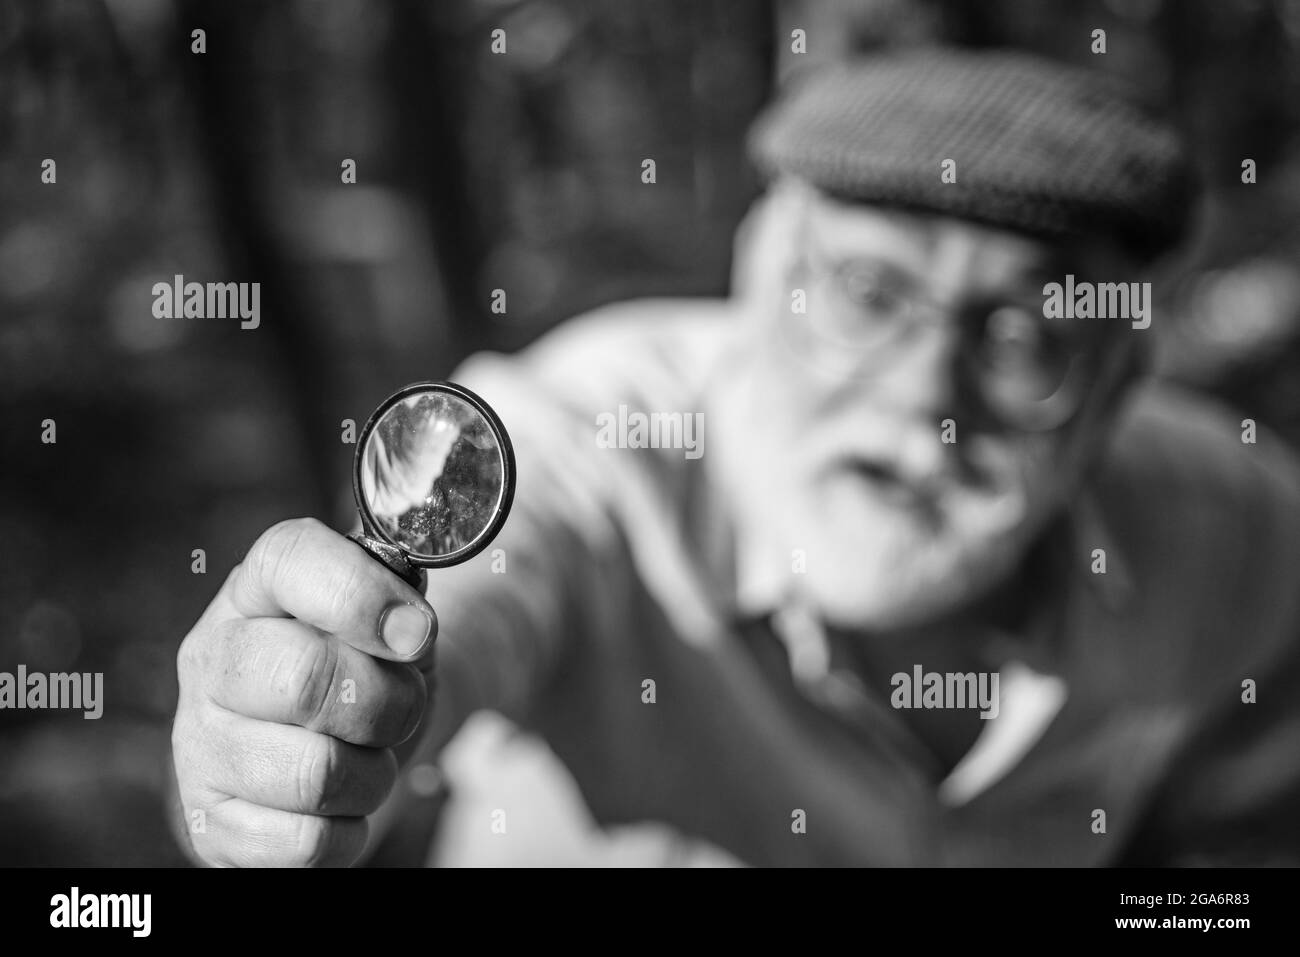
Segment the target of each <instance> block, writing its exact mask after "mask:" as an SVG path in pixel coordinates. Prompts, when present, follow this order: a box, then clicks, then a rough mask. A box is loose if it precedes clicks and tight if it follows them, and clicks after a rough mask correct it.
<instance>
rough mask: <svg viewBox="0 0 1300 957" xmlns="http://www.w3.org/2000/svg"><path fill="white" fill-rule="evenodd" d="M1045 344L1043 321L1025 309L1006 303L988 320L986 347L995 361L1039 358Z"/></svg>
mask: <svg viewBox="0 0 1300 957" xmlns="http://www.w3.org/2000/svg"><path fill="white" fill-rule="evenodd" d="M1046 345H1047V343H1046V337H1045V336H1044V334H1043V328H1042V325H1041V323H1040V322H1039V320H1038V319H1037V318H1036V317H1034V316H1033V315H1032V314H1030V313H1029V312H1028V311H1026V310H1024V309H1020V308H1016V307H1012V306H1003V307H1001V308H999V309H995V310H994V311H993V312H992V313H990V314H989V317H988V319H987V320H986V321H985V324H984V347H985V349H986V350H987V352H988V354H989V357H990V358H992V359H993V360H994V361H996V362H999V363H1008V364H1010V363H1020V362H1025V363H1032V362H1036V361H1038V360H1039V359H1041V357H1042V355H1043V352H1044V349H1045V348H1046Z"/></svg>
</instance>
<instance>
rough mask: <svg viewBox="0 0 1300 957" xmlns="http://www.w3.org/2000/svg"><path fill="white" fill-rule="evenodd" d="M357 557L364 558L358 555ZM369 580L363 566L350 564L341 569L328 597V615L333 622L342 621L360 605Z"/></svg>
mask: <svg viewBox="0 0 1300 957" xmlns="http://www.w3.org/2000/svg"><path fill="white" fill-rule="evenodd" d="M358 555H359V557H362V558H364V556H361V555H360V552H358ZM369 584H370V579H369V577H368V576H367V575H366V573H365V570H363V566H361V565H359V564H357V563H356V562H352V563H351V564H349V565H348V566H347V568H345V569H341V572H340V580H339V582H338V585H337V586H336V587H335V588H334V589H333V590H332V593H331V595H330V599H329V602H330V614H331V618H332V619H333V620H335V621H342V620H345V619H346V618H347V616H348V615H350V614H351V613H353V612H354V611H355V610H356V609H357V607H358V605H359V604H360V603H361V601H362V599H363V597H364V596H365V594H366V591H367V588H368V587H369Z"/></svg>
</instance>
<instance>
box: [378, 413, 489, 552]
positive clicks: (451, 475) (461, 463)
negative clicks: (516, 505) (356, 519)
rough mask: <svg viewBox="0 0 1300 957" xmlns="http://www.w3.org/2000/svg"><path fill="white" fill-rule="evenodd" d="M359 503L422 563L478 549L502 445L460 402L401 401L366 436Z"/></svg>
mask: <svg viewBox="0 0 1300 957" xmlns="http://www.w3.org/2000/svg"><path fill="white" fill-rule="evenodd" d="M361 455H362V461H361V497H362V499H363V501H364V504H365V507H366V508H367V509H368V510H369V512H370V517H371V519H372V520H373V522H374V524H375V526H376V528H377V529H378V530H379V531H380V532H381V533H382V534H383V535H384V536H386V537H387V538H388V539H389V540H390V541H391V542H393V543H394V544H396V545H399V546H401V547H402V548H404V549H406V550H407V551H408V552H410V553H411V554H412V555H413V556H414V557H416V558H426V559H432V558H442V557H446V556H448V555H451V554H454V553H456V552H458V551H460V550H462V549H464V548H465V547H466V546H468V545H470V544H472V543H473V542H474V541H475V539H477V538H479V537H480V536H481V535H483V534H484V532H486V531H487V530H488V528H489V526H490V525H491V524H492V521H493V519H494V518H495V517H496V514H497V510H498V508H499V506H500V504H501V499H502V493H503V488H504V484H505V470H506V466H505V459H504V456H503V454H502V449H501V442H500V440H499V438H498V436H497V434H496V432H495V430H494V429H493V427H492V424H491V423H490V422H489V421H488V420H487V418H486V417H485V416H484V415H483V414H482V413H481V412H479V411H478V410H477V409H476V408H474V406H473V405H471V404H470V403H469V402H467V401H465V400H464V399H462V398H461V397H460V396H458V395H455V394H452V393H450V392H445V391H441V390H438V389H437V388H430V389H428V390H426V391H421V392H416V393H413V394H411V395H409V396H406V397H405V398H403V399H400V400H398V401H397V402H395V403H394V404H393V405H392V406H391V407H390V408H389V409H388V410H387V411H385V412H384V414H383V415H382V416H381V417H380V419H379V421H378V422H376V423H375V425H374V428H372V429H371V430H370V433H369V434H368V435H367V436H366V441H365V447H364V448H363V449H362V451H361Z"/></svg>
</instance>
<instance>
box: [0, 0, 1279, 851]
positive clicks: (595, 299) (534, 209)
mask: <svg viewBox="0 0 1300 957" xmlns="http://www.w3.org/2000/svg"><path fill="white" fill-rule="evenodd" d="M498 28H500V29H503V30H505V31H506V39H507V48H506V49H507V52H506V53H505V54H504V55H495V54H493V53H492V52H491V34H492V31H493V30H495V29H498ZM796 28H799V29H803V30H805V31H806V34H807V52H805V53H800V54H795V53H792V52H791V44H790V36H791V30H793V29H796ZM194 29H203V30H204V31H205V33H206V52H204V53H203V54H195V53H192V52H191V44H192V39H191V31H192V30H194ZM1094 29H1104V30H1105V31H1106V34H1107V41H1106V42H1107V52H1106V53H1105V54H1104V55H1094V54H1092V53H1091V50H1090V48H1091V44H1092V37H1091V34H1092V31H1093V30H1094ZM933 41H943V42H952V43H958V44H963V45H972V46H988V45H1010V46H1017V47H1022V48H1026V49H1031V50H1036V51H1038V52H1040V53H1044V54H1047V55H1051V56H1054V57H1057V58H1060V59H1064V60H1069V61H1073V62H1076V63H1079V64H1082V65H1085V66H1090V67H1093V68H1095V69H1098V70H1104V71H1107V72H1112V73H1118V74H1121V75H1124V76H1126V77H1129V78H1131V79H1133V80H1134V81H1135V82H1136V83H1137V84H1138V85H1139V86H1140V88H1141V89H1142V90H1143V91H1144V94H1145V95H1146V96H1147V97H1148V99H1149V100H1150V102H1151V103H1153V104H1154V105H1157V106H1160V107H1163V108H1165V109H1166V110H1168V111H1171V112H1172V114H1173V115H1174V116H1175V117H1176V119H1177V121H1178V123H1179V124H1180V125H1181V127H1182V129H1183V130H1184V131H1185V133H1186V135H1187V136H1188V138H1189V139H1190V140H1191V142H1192V143H1193V145H1194V152H1195V155H1196V158H1197V162H1198V164H1199V166H1200V169H1201V172H1202V174H1203V177H1204V179H1205V181H1206V183H1207V185H1208V187H1209V201H1208V203H1207V206H1206V210H1205V213H1204V217H1203V219H1202V221H1201V226H1200V232H1199V235H1198V238H1197V240H1196V241H1195V242H1194V243H1193V245H1192V246H1191V247H1190V248H1189V250H1188V251H1187V254H1186V255H1185V256H1184V257H1182V258H1180V259H1179V260H1178V261H1177V262H1176V263H1172V264H1171V265H1170V266H1169V267H1168V268H1167V270H1166V275H1165V277H1164V278H1165V280H1166V281H1165V284H1164V287H1163V288H1164V290H1165V296H1164V299H1163V302H1162V304H1158V306H1157V308H1158V309H1159V310H1160V312H1159V316H1160V317H1162V318H1161V320H1160V321H1157V322H1156V323H1155V324H1154V326H1153V330H1152V331H1153V334H1155V335H1156V336H1158V339H1159V356H1160V360H1159V369H1160V374H1162V375H1165V376H1168V377H1171V378H1175V379H1179V380H1183V381H1186V382H1188V383H1191V384H1194V385H1197V386H1199V387H1201V388H1205V389H1208V390H1211V391H1214V392H1217V393H1219V394H1220V395H1221V396H1223V397H1224V399H1225V400H1226V401H1228V402H1230V403H1232V404H1234V405H1235V406H1237V407H1239V408H1240V409H1241V410H1242V415H1243V416H1246V415H1249V416H1252V417H1254V418H1256V419H1257V420H1258V421H1259V422H1261V423H1262V424H1267V425H1270V426H1272V427H1273V428H1275V429H1277V430H1279V431H1280V432H1281V433H1282V434H1283V435H1284V436H1286V437H1287V438H1288V439H1289V440H1290V441H1292V442H1293V443H1296V444H1300V374H1298V373H1300V0H1240V2H1237V3H1233V4H1225V3H1222V2H1219V0H1178V2H1172V0H1163V2H1162V0H1070V2H1054V3H1051V4H1046V3H1042V2H1041V0H986V2H981V3H979V4H974V3H970V2H968V0H639V2H637V3H607V2H606V3H599V2H597V0H438V2H436V3H434V2H432V0H430V2H414V0H366V2H362V0H292V2H275V3H265V2H253V0H224V2H217V0H190V2H180V0H0V409H2V410H3V413H2V414H3V425H4V427H3V430H0V463H2V465H3V467H2V468H0V541H2V542H3V545H2V546H0V671H10V672H12V671H14V670H15V669H16V668H17V666H18V664H20V663H21V664H25V665H26V666H27V668H28V669H29V670H30V671H43V672H51V671H79V672H84V671H91V672H94V671H102V672H105V707H104V716H103V717H102V718H101V719H100V720H98V721H86V720H83V718H82V717H81V714H80V713H79V712H57V711H55V712H48V711H47V712H39V711H38V712H33V711H3V712H0V865H3V864H7V865H73V864H76V865H108V864H122V865H143V864H173V863H182V862H183V860H184V858H183V856H182V855H181V853H180V851H179V850H178V849H177V848H176V846H175V845H174V843H173V842H172V839H171V837H170V836H169V833H168V830H167V828H166V825H165V822H164V819H163V811H162V801H161V795H162V790H163V780H164V774H165V773H166V760H165V759H166V753H167V749H168V738H169V732H170V720H171V715H172V711H173V708H174V706H175V696H176V678H175V665H174V661H175V653H176V648H177V646H178V644H179V642H180V640H181V638H182V637H183V636H184V634H185V632H186V631H187V630H188V629H189V627H190V625H191V624H192V623H193V621H194V620H195V618H197V616H198V615H199V613H200V612H201V610H202V609H203V607H204V606H205V605H206V603H207V601H208V600H209V599H210V597H211V595H212V594H213V592H214V591H215V590H216V589H217V588H218V586H219V585H220V583H221V580H222V578H223V577H224V576H225V574H226V573H227V572H228V570H229V569H230V567H231V566H232V565H233V564H234V563H235V562H237V561H238V560H239V559H240V557H241V556H242V554H243V553H244V551H245V550H246V549H247V548H248V546H249V545H250V544H251V543H252V541H253V540H254V539H255V538H256V537H257V535H258V534H259V533H260V532H261V531H262V530H263V529H264V528H265V527H266V526H268V525H270V524H272V523H273V522H275V521H277V520H279V519H282V518H287V517H291V516H297V515H307V514H310V515H316V516H318V517H320V518H322V519H324V520H326V521H329V522H331V523H333V524H335V525H336V526H338V527H345V526H347V525H350V523H351V520H352V519H351V517H350V516H351V514H352V512H351V500H350V489H349V486H348V482H349V476H350V466H351V457H352V453H353V446H352V445H348V444H345V443H344V442H343V441H341V434H342V431H341V422H342V421H343V420H344V419H353V420H355V421H356V422H357V423H361V422H363V421H364V420H365V418H366V417H367V416H368V415H369V413H370V411H371V410H372V408H373V407H374V406H375V405H376V404H377V403H378V402H379V401H380V400H381V399H382V398H383V397H384V396H386V395H387V394H388V393H389V392H391V391H393V390H394V389H395V388H396V387H398V386H400V385H402V384H404V383H406V382H408V381H411V380H414V379H419V378H440V377H444V376H446V375H448V374H449V373H450V372H451V370H452V369H453V368H454V367H455V366H456V365H457V363H458V362H459V361H460V360H461V359H462V358H464V357H465V356H466V355H467V354H469V353H470V352H472V351H475V350H478V349H483V348H491V349H502V350H513V349H517V348H519V347H521V346H523V345H525V344H527V343H528V342H530V341H531V340H533V339H534V338H536V337H537V336H538V335H540V334H541V333H543V332H544V331H546V330H547V329H548V328H550V327H551V326H552V325H554V324H555V323H557V322H559V321H561V320H562V319H564V318H565V317H567V316H570V315H573V314H575V313H577V312H580V311H582V310H585V309H587V308H590V307H592V306H596V305H599V304H601V303H605V302H609V301H613V300H617V299H624V298H628V297H633V296H642V295H649V294H672V295H694V294H699V295H721V294H724V293H725V292H726V289H727V283H728V274H729V269H730V262H731V243H732V232H733V229H734V228H735V226H736V224H737V222H738V221H739V219H740V217H741V216H742V215H743V213H744V211H745V209H746V207H747V205H748V204H749V202H750V201H751V200H752V199H753V198H754V197H755V196H756V195H757V192H758V190H759V188H760V183H759V182H758V180H757V178H756V177H755V175H754V174H753V172H752V171H751V170H750V169H749V168H748V166H747V165H746V163H745V160H744V152H743V136H744V132H745V130H746V128H747V126H748V124H749V122H750V120H751V119H752V117H753V116H754V114H755V113H756V111H757V110H758V109H759V108H760V107H761V106H762V104H763V103H764V102H765V101H766V100H767V99H768V98H769V97H770V96H771V95H772V93H773V91H774V90H776V89H778V88H779V86H780V83H781V82H782V81H783V79H785V78H787V77H788V76H789V75H790V74H791V73H792V72H794V71H797V70H800V69H806V68H811V67H813V66H815V65H816V64H817V63H819V62H824V61H827V60H832V59H835V58H838V57H843V56H847V55H851V54H854V53H859V52H868V51H870V50H873V49H878V48H881V47H885V46H890V45H897V44H913V43H924V42H933ZM647 157H649V158H653V159H655V161H656V164H657V183H656V185H655V186H654V187H647V186H645V185H643V184H642V182H641V179H640V174H641V161H642V160H643V159H644V158H647ZM45 158H53V159H55V160H56V162H57V182H56V183H54V184H43V183H42V182H41V163H42V160H44V159H45ZM1247 158H1249V159H1253V160H1254V161H1255V163H1256V166H1257V170H1258V172H1257V176H1258V182H1257V183H1256V184H1254V185H1245V184H1243V183H1242V181H1241V168H1242V161H1243V160H1244V159H1247ZM345 159H352V160H354V161H355V163H356V183H355V185H352V184H344V183H342V182H341V177H340V173H341V164H342V163H343V161H344V160H345ZM177 273H182V274H184V275H185V277H186V279H192V280H197V281H201V282H203V281H235V282H253V281H256V282H260V283H261V295H262V301H261V310H262V321H261V326H260V328H258V329H256V330H248V331H244V330H241V329H239V326H238V323H237V322H232V321H229V320H227V321H224V322H223V321H214V322H204V321H199V320H191V321H169V320H160V319H155V318H154V317H153V314H152V303H153V296H152V293H151V287H152V285H153V283H155V282H158V281H166V282H169V281H170V280H171V277H172V276H173V275H175V274H177ZM496 288H502V289H505V290H507V294H508V306H507V311H506V313H505V314H494V313H493V312H492V310H491V302H492V290H493V289H496ZM44 419H54V420H55V421H56V423H57V439H58V440H57V443H56V444H53V445H46V444H42V443H41V441H40V433H41V422H42V420H44ZM196 548H202V549H204V550H205V552H206V561H207V573H206V574H194V573H193V572H192V570H191V565H192V561H193V559H192V557H191V555H192V551H193V550H194V549H196Z"/></svg>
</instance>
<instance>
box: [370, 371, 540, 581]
mask: <svg viewBox="0 0 1300 957" xmlns="http://www.w3.org/2000/svg"><path fill="white" fill-rule="evenodd" d="M417 392H444V393H450V394H451V395H454V396H456V397H457V398H458V399H461V400H463V401H464V402H466V403H468V404H469V405H470V406H471V407H472V408H473V409H474V411H476V412H478V413H479V415H481V416H483V418H484V419H485V420H486V421H487V424H488V426H489V427H490V428H491V429H492V433H493V435H494V436H495V437H496V440H497V446H498V448H500V450H501V465H502V475H501V494H500V495H499V496H498V497H497V504H496V510H495V511H494V512H493V514H492V520H491V521H490V522H488V524H487V528H485V529H483V531H482V532H480V533H479V534H478V536H477V537H475V538H474V540H473V541H471V542H470V543H469V544H468V545H464V546H462V547H461V548H458V549H457V550H456V551H454V552H451V553H450V554H447V555H437V556H427V555H419V554H416V553H415V552H412V551H411V550H410V549H408V548H407V547H406V546H404V545H401V544H400V543H398V542H395V541H393V540H392V539H391V538H389V537H388V535H386V534H385V533H384V530H383V529H382V528H381V527H379V523H378V522H376V521H375V520H374V518H373V517H372V516H371V514H370V506H369V505H367V504H366V501H365V497H364V496H363V495H362V493H361V469H362V467H363V463H364V461H365V454H366V440H368V439H369V438H370V433H371V432H372V431H374V428H375V426H376V425H378V424H379V420H380V419H382V418H383V417H384V413H386V412H387V411H388V410H389V409H391V408H392V407H393V406H395V405H397V403H399V402H401V401H402V400H403V399H406V398H409V397H410V396H412V395H414V394H415V393H417ZM352 494H353V496H354V497H355V498H356V500H357V511H359V512H360V513H361V524H362V526H363V527H364V529H365V533H366V534H367V535H369V536H370V537H371V538H377V539H379V541H381V542H384V543H385V544H388V545H391V546H392V547H393V548H396V549H397V550H398V551H399V552H401V553H402V557H403V558H405V559H406V560H407V561H408V562H410V563H411V564H412V565H414V566H415V567H417V568H446V567H447V566H448V565H459V564H460V563H461V562H463V561H466V560H467V559H470V558H473V557H474V556H475V555H477V554H478V553H479V552H481V551H482V550H483V549H485V548H487V547H488V545H490V544H491V543H492V539H494V538H496V537H497V533H498V532H499V531H501V526H502V525H504V524H505V522H506V516H507V515H509V514H510V505H511V503H512V502H513V501H514V498H515V450H514V446H512V445H511V444H510V435H509V433H507V432H506V428H505V426H504V425H502V424H501V420H500V419H499V418H498V417H497V414H496V412H494V411H493V410H492V407H491V406H490V405H488V404H487V403H486V402H484V401H483V400H482V399H480V398H479V397H478V396H477V395H475V394H474V393H473V392H471V391H470V390H469V389H467V388H465V387H464V386H463V385H457V384H456V383H454V382H442V381H430V382H412V383H411V384H410V385H408V386H403V387H402V388H401V389H399V390H398V391H396V392H394V393H393V394H392V395H390V396H389V397H388V398H387V399H385V400H384V401H383V402H381V403H380V404H379V408H377V409H375V411H374V412H372V413H371V414H370V418H368V419H366V424H365V425H364V426H362V428H361V435H360V436H359V437H358V439H357V451H356V455H355V456H353V465H352Z"/></svg>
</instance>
